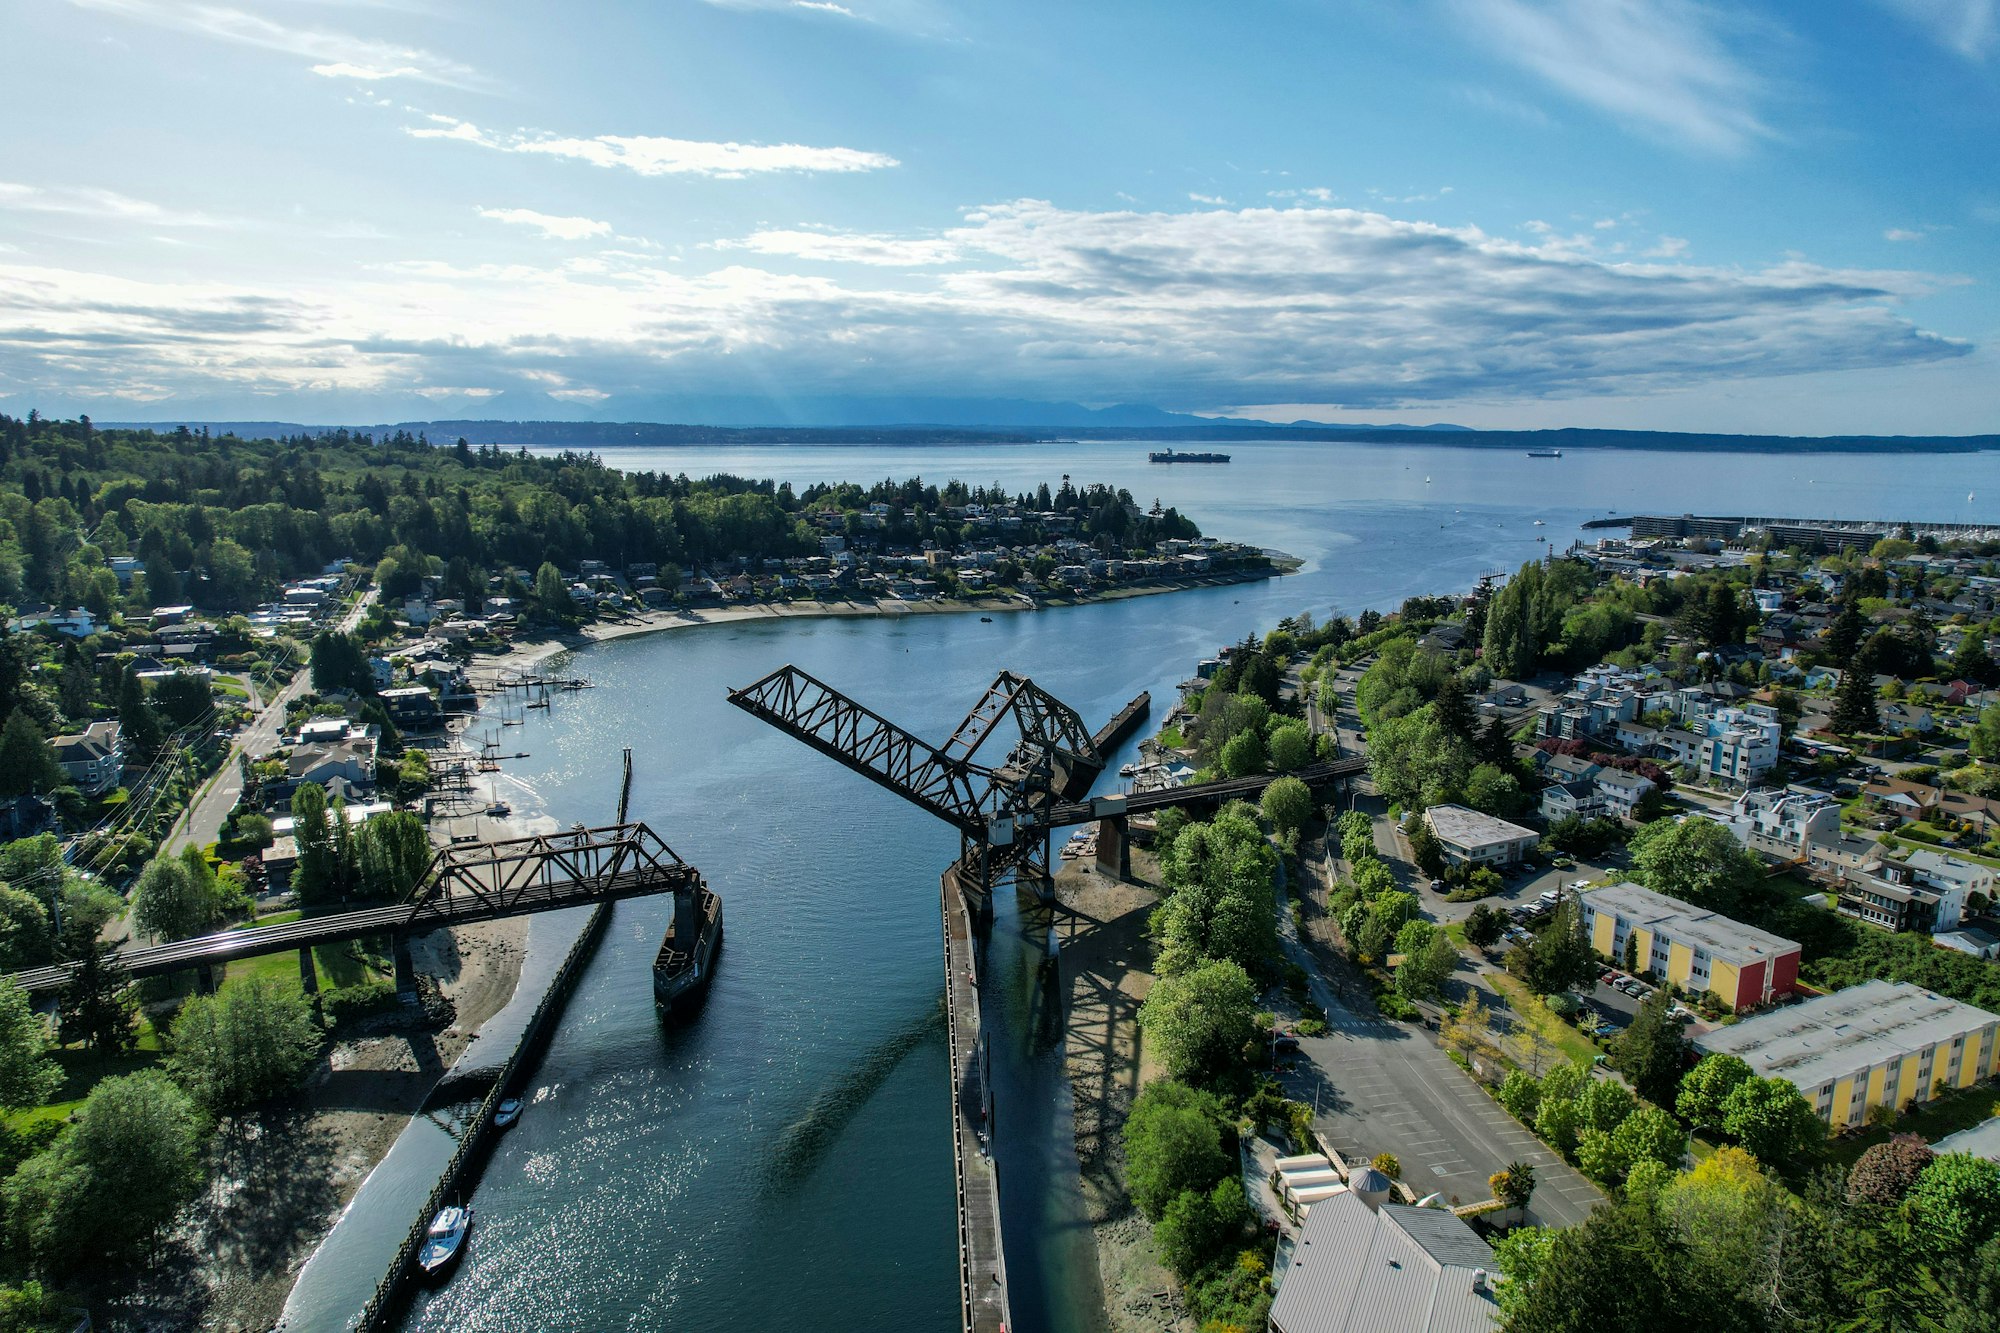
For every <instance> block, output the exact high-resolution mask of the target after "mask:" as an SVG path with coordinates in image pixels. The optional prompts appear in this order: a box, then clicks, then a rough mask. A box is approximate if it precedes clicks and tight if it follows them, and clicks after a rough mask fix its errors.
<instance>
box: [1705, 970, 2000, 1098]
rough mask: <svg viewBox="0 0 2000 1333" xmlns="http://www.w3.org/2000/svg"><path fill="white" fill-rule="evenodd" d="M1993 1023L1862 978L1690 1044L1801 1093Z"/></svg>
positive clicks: (1925, 995)
mask: <svg viewBox="0 0 2000 1333" xmlns="http://www.w3.org/2000/svg"><path fill="white" fill-rule="evenodd" d="M1994 1022H2000V1017H1996V1016H1995V1015H1993V1014H1989V1013H1987V1012H1986V1011H1985V1010H1984V1009H1975V1008H1973V1007H1972V1006H1971V1005H1969V1004H1961V1003H1959V1002H1958V1001H1957V1000H1952V999H1947V998H1945V997H1944V996H1942V995H1939V994H1936V993H1935V992H1933V991H1927V990H1925V989H1924V988H1923V987H1921V986H1913V985H1911V984H1910V983H1909V982H1907V981H1864V982H1862V983H1861V984H1860V985H1859V986H1849V987H1848V988H1847V989H1846V990H1842V991H1835V992H1834V993H1833V994H1831V995H1822V996H1820V997H1819V998H1818V999H1814V1000H1807V1001H1806V1002H1805V1003H1803V1004H1795V1005H1789V1006H1787V1007H1785V1008H1783V1009H1774V1010H1772V1011H1771V1012H1770V1013H1767V1014H1759V1015H1758V1016H1757V1017H1755V1018H1746V1019H1744V1020H1743V1021H1742V1022H1741V1023H1737V1024H1735V1025H1733V1026H1731V1027H1720V1028H1716V1029H1714V1030H1713V1031H1710V1032H1705V1033H1703V1034H1702V1035H1701V1036H1699V1037H1696V1038H1695V1039H1694V1044H1695V1045H1696V1046H1697V1047H1698V1048H1700V1049H1701V1050H1702V1051H1704V1052H1715V1051H1721V1052H1724V1053H1726V1054H1729V1055H1734V1056H1738V1057H1740V1058H1742V1059H1743V1060H1744V1061H1745V1062H1747V1063H1748V1064H1749V1066H1750V1068H1751V1069H1752V1070H1754V1071H1756V1072H1757V1073H1758V1074H1760V1075H1763V1076H1764V1077H1766V1078H1772V1077H1776V1078H1783V1079H1787V1080H1789V1081H1790V1082H1792V1083H1793V1084H1795V1085H1797V1086H1798V1087H1799V1088H1800V1090H1802V1091H1805V1090H1810V1089H1814V1088H1817V1087H1819V1085H1820V1084H1822V1083H1826V1082H1829V1081H1831V1080H1833V1079H1837V1078H1845V1077H1847V1076H1848V1075H1849V1074H1852V1073H1855V1072H1856V1071H1858V1070H1862V1069H1867V1068H1870V1067H1872V1066H1875V1065H1879V1064H1882V1063H1883V1062H1885V1061H1887V1060H1892V1059H1896V1058H1898V1057H1900V1056H1904V1055H1908V1054H1909V1053H1911V1052H1912V1051H1919V1050H1922V1049H1923V1048H1924V1047H1926V1046H1930V1045H1934V1044H1935V1043H1937V1042H1941V1041H1943V1042H1948V1041H1950V1040H1951V1039H1952V1038H1954V1037H1959V1036H1964V1035H1967V1034H1970V1033H1973V1032H1977V1031H1978V1030H1979V1029H1981V1028H1984V1027H1986V1026H1987V1025H1989V1024H1991V1023H1994Z"/></svg>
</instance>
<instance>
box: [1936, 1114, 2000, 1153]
mask: <svg viewBox="0 0 2000 1333" xmlns="http://www.w3.org/2000/svg"><path fill="white" fill-rule="evenodd" d="M1931 1151H1933V1152H1936V1153H1939V1154H1943V1153H1948V1152H1969V1153H1971V1154H1972V1155H1973V1156H1974V1157H1984V1158H1985V1159H1986V1160H1987V1161H1989V1162H2000V1120H1983V1121H1981V1122H1980V1123H1978V1124H1976V1125H1974V1126H1973V1127H1972V1128H1971V1129H1961V1130H1959V1131H1958V1133H1956V1134H1947V1135H1946V1136H1945V1137H1944V1138H1941V1139H1939V1140H1938V1141H1937V1142H1936V1143H1933V1144H1932V1145H1931Z"/></svg>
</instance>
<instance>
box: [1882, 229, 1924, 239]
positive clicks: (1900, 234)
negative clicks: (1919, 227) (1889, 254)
mask: <svg viewBox="0 0 2000 1333" xmlns="http://www.w3.org/2000/svg"><path fill="white" fill-rule="evenodd" d="M1882 239H1883V240H1885V241H1921V240H1922V239H1924V233H1923V232H1922V231H1911V230H1910V229H1909V228H1907V227H1890V228H1889V229H1888V230H1886V231H1884V232H1883V233H1882Z"/></svg>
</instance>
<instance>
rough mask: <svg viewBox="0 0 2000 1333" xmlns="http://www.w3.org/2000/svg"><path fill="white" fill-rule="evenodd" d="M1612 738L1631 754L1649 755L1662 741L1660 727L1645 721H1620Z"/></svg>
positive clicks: (1613, 730)
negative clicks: (1649, 724) (1648, 724)
mask: <svg viewBox="0 0 2000 1333" xmlns="http://www.w3.org/2000/svg"><path fill="white" fill-rule="evenodd" d="M1611 738H1612V739H1613V740H1615V741H1617V742H1618V744H1619V745H1620V746H1622V747H1623V748H1624V749H1625V750H1626V751H1627V752H1628V753H1630V754H1637V755H1649V754H1651V753H1652V752H1653V747H1654V746H1656V745H1658V744H1659V743H1660V729H1659V728H1658V727H1649V726H1647V725H1646V724H1645V723H1643V722H1620V723H1619V724H1618V725H1617V726H1616V727H1615V728H1613V729H1612V732H1611Z"/></svg>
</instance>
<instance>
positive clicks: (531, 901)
mask: <svg viewBox="0 0 2000 1333" xmlns="http://www.w3.org/2000/svg"><path fill="white" fill-rule="evenodd" d="M701 889H702V879H701V873H700V872H699V871H697V870H696V869H695V868H694V867H693V866H691V865H689V864H688V863H687V862H685V861H683V860H682V859H681V858H680V857H679V856H677V855H676V854H675V853H674V850H673V848H671V847H669V846H667V844H666V843H665V842H663V841H661V839H660V837H659V835H658V834H656V833H654V832H653V830H652V829H650V828H648V827H647V826H646V825H645V824H644V823H639V822H633V823H618V824H606V825H602V826H600V827H597V828H585V827H582V826H581V825H579V826H577V827H575V828H572V829H567V830H564V831H561V832H557V833H543V834H536V835H534V836H531V837H525V838H507V839H504V840H502V841H499V842H483V843H468V844H462V845H453V846H450V847H446V848H443V849H442V850H440V851H439V852H438V853H437V854H436V855H435V856H434V857H432V859H431V863H430V865H429V866H428V867H427V868H426V869H425V871H424V873H423V875H422V876H420V877H419V879H418V880H417V883H416V886H415V887H414V888H413V889H412V891H411V893H410V896H409V897H408V898H406V899H405V900H404V901H402V902H399V903H388V904H384V905H382V906H379V907H366V908H361V909H358V910H356V911H352V912H332V913H327V914H325V915H321V916H308V917H301V918H300V919H298V920H297V921H287V922H283V923H281V924H279V925H271V926H252V927H250V928H248V929H245V930H225V931H222V932H220V933H219V934H215V935H203V936H200V937H199V938H196V939H191V940H175V941H173V942H172V943H169V944H154V945H145V946H141V947H136V948H125V949H120V950H119V951H118V952H117V953H116V954H115V955H114V959H115V961H116V963H117V964H118V965H119V966H120V967H121V968H123V969H124V970H125V971H126V972H127V973H129V974H130V975H131V976H133V977H135V978H137V977H152V976H160V975H163V974H165V973H169V972H182V971H190V970H194V971H200V972H201V973H202V974H203V975H204V978H207V977H211V976H212V975H213V969H214V968H216V967H217V966H219V965H222V964H225V963H230V962H234V961H236V960H237V959H240V958H254V957H257V956H259V955H263V954H273V953H284V952H286V951H288V950H293V949H296V950H298V954H299V970H300V977H301V980H302V981H303V982H304V983H305V987H306V989H307V990H308V991H313V990H316V989H317V988H318V977H317V975H316V972H315V970H314V967H313V960H312V950H313V948H314V946H316V945H321V944H332V943H337V942H339V941H342V940H355V939H365V938H368V937H371V936H381V935H387V936H390V937H391V938H392V940H393V942H394V954H395V960H396V988H397V990H398V991H400V992H402V993H403V994H405V995H414V994H415V989H416V973H415V969H414V968H413V967H412V965H411V961H410V940H411V938H412V937H414V936H417V935H422V934H425V933H427V932H429V931H433V930H437V929H439V928H440V927H444V926H457V925H464V924H466V923H468V922H473V921H491V920H493V919H495V918H497V917H504V916H520V915H523V914H525V913H530V912H552V911H556V910H558V909H560V908H564V907H577V906H581V905H583V904H587V903H601V902H612V901H615V900H617V899H620V898H639V897H646V896H650V895H652V894H658V893H671V894H673V895H674V917H675V921H676V923H677V925H684V926H685V929H686V933H684V934H683V935H682V936H681V938H683V939H689V938H692V937H693V931H694V924H695V923H694V920H693V913H694V912H696V911H697V910H699V909H698V905H699V902H700V896H701ZM683 916H686V917H687V920H686V921H685V922H682V917H683ZM75 970H76V964H74V963H59V964H55V965H53V966H50V967H38V968H32V969H30V970H28V971H25V972H16V973H15V974H14V980H15V981H17V982H18V983H20V985H21V987H22V989H24V990H28V991H31V992H33V991H52V990H60V989H61V988H62V987H63V986H64V985H65V984H67V983H68V981H69V979H70V976H71V975H72V974H73V973H74V972H75Z"/></svg>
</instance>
